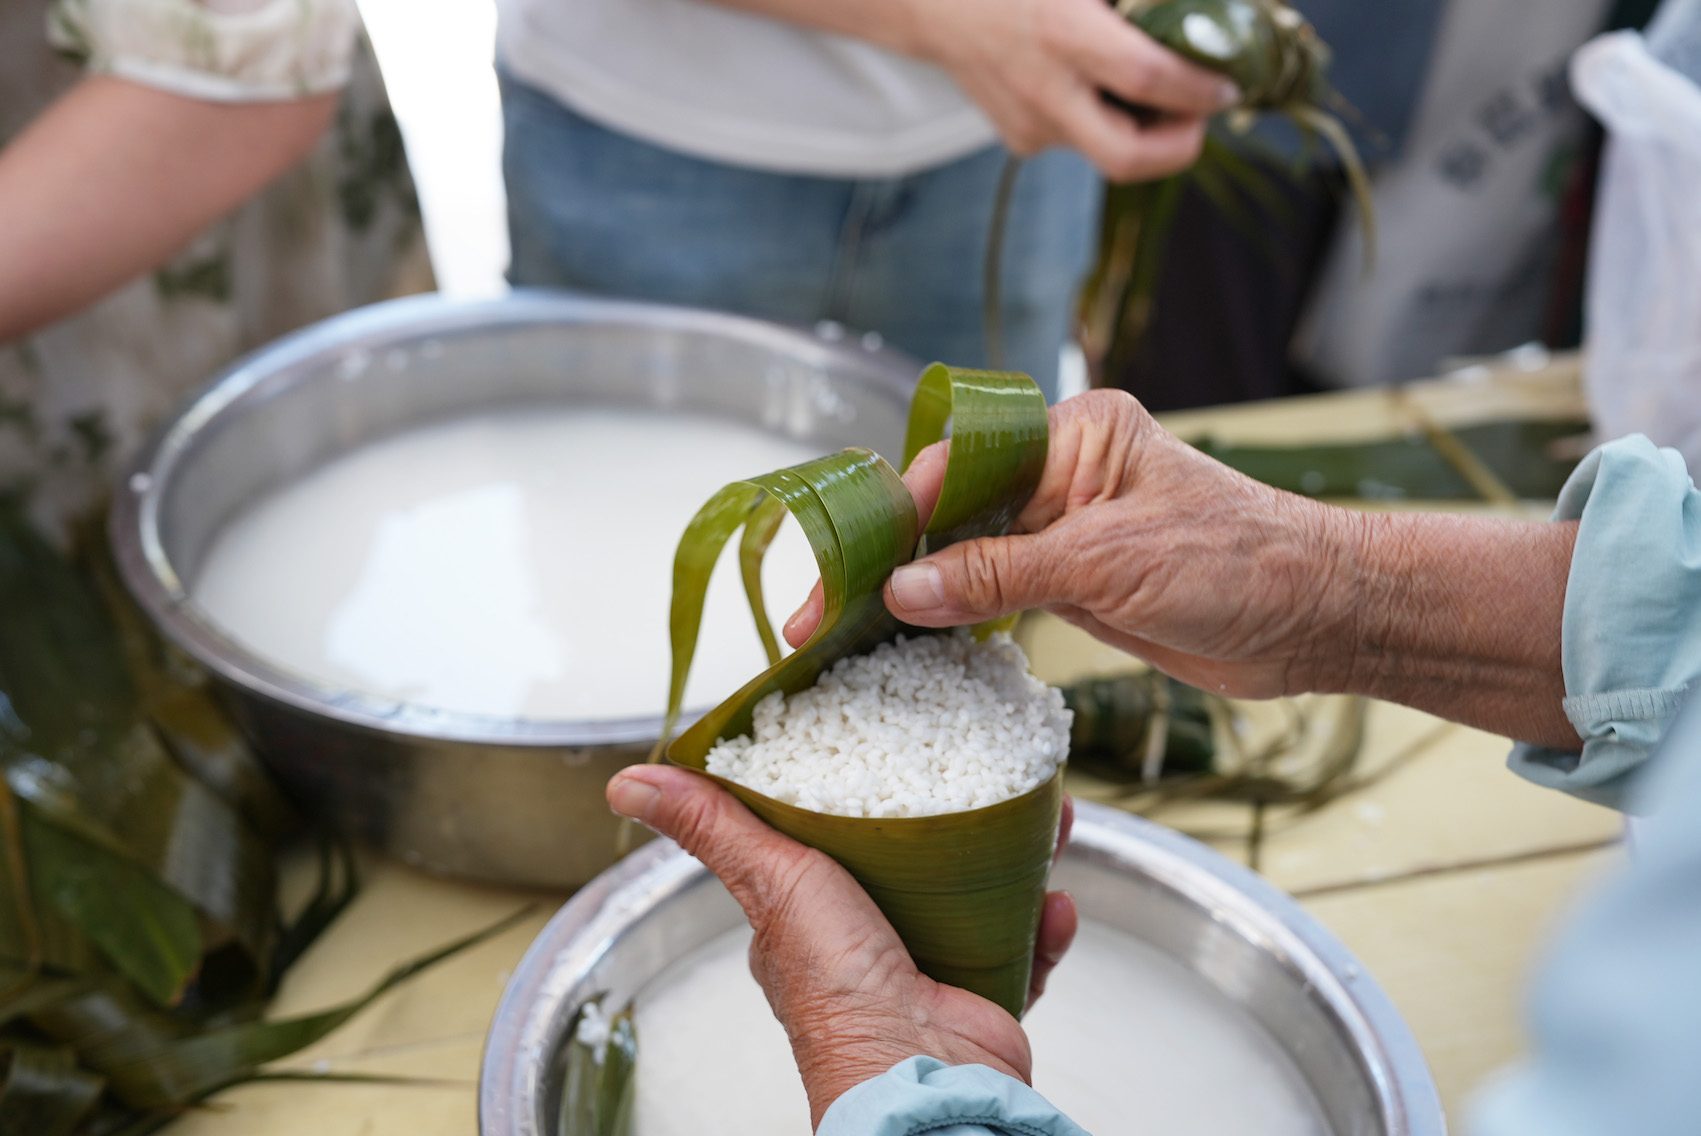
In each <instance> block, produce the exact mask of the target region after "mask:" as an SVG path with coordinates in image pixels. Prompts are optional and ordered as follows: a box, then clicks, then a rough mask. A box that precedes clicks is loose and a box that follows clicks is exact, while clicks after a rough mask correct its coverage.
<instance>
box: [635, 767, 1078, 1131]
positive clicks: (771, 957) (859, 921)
mask: <svg viewBox="0 0 1701 1136" xmlns="http://www.w3.org/2000/svg"><path fill="white" fill-rule="evenodd" d="M608 800H609V804H610V805H611V806H612V807H613V808H614V810H615V811H616V812H618V813H620V814H621V815H623V816H627V817H630V818H632V819H633V820H636V821H639V822H641V823H643V824H647V825H649V826H650V827H651V828H654V829H655V830H657V831H658V832H661V833H662V834H664V835H666V836H670V837H672V838H673V839H674V840H677V841H678V842H679V844H680V845H681V846H682V847H683V848H684V849H685V850H686V851H687V852H690V853H691V854H692V855H694V856H696V857H697V858H698V859H700V860H702V861H703V863H704V864H706V865H707V866H708V867H709V869H710V870H711V871H713V872H714V873H715V875H717V876H718V877H720V879H721V880H722V881H723V882H724V883H725V884H726V885H727V887H728V889H729V890H730V891H731V892H732V894H733V896H734V898H736V899H737V900H738V902H739V904H740V905H741V906H742V907H743V908H744V911H745V914H746V915H747V916H748V917H749V919H750V925H751V926H752V927H753V928H754V929H755V932H756V937H755V940H754V941H753V943H752V945H751V951H750V966H751V970H752V972H753V973H754V974H755V975H756V978H757V980H758V981H759V982H760V983H761V984H762V988H763V990H764V991H765V992H766V993H767V996H768V1004H769V1005H770V1006H771V1007H772V1008H773V1011H774V1015H775V1016H776V1017H777V1018H779V1020H780V1021H781V1022H782V1023H783V1024H784V1025H785V1027H786V1033H787V1034H788V1035H789V1036H790V1037H791V1039H792V1051H793V1054H794V1055H795V1057H796V1059H797V1064H798V1069H799V1071H800V1072H801V1073H802V1075H803V1083H804V1087H805V1089H806V1090H807V1091H808V1094H809V1108H810V1114H811V1121H812V1123H813V1124H816V1125H818V1124H819V1123H820V1121H821V1115H822V1113H824V1112H825V1111H826V1110H827V1107H828V1106H829V1105H830V1104H832V1103H833V1101H834V1100H836V1099H837V1098H838V1096H839V1094H841V1093H843V1092H844V1091H845V1090H846V1089H848V1088H850V1087H851V1086H853V1085H856V1084H858V1083H860V1082H862V1081H865V1080H867V1079H868V1078H870V1077H872V1076H875V1075H877V1074H879V1073H883V1072H885V1071H886V1070H887V1069H888V1068H890V1067H891V1066H892V1065H894V1064H896V1063H897V1062H899V1061H902V1060H903V1059H905V1058H907V1057H913V1056H915V1055H916V1054H925V1055H928V1056H931V1057H937V1058H938V1059H940V1060H941V1061H944V1062H946V1063H948V1064H983V1065H989V1066H991V1067H992V1068H994V1069H998V1070H1001V1071H1003V1072H1006V1073H1009V1074H1010V1075H1011V1076H1015V1077H1020V1078H1021V1079H1022V1080H1024V1081H1026V1080H1028V1079H1029V1078H1030V1072H1031V1064H1032V1058H1031V1055H1030V1053H1029V1050H1028V1042H1027V1037H1026V1035H1025V1034H1024V1033H1023V1032H1022V1028H1021V1026H1019V1025H1018V1024H1017V1023H1016V1020H1015V1018H1013V1017H1011V1016H1010V1015H1009V1014H1006V1013H1004V1012H1003V1011H1001V1010H999V1009H998V1008H997V1007H995V1006H994V1005H992V1004H991V1003H990V1002H988V1001H986V1000H985V999H982V998H978V997H976V996H974V995H972V994H970V993H968V992H967V991H965V990H961V989H959V988H957V987H955V986H949V985H946V984H944V983H940V982H935V981H933V980H932V979H930V978H928V977H927V976H926V975H924V974H922V973H921V972H920V971H918V970H917V969H916V966H915V963H914V962H912V961H911V959H910V955H909V952H908V951H906V950H905V948H904V944H903V942H902V941H901V940H900V939H899V938H898V936H897V934H896V932H894V931H893V929H892V925H891V923H889V922H888V921H887V919H886V917H885V916H884V915H882V914H881V912H880V910H879V908H877V907H876V906H875V905H874V902H873V900H871V899H870V898H869V896H868V893H867V892H865V891H864V890H863V889H862V888H861V887H859V886H858V885H857V883H856V881H855V880H854V879H853V878H852V877H851V875H850V873H848V872H847V871H845V869H844V868H842V867H840V866H839V865H838V864H837V863H835V862H834V861H833V860H832V859H831V858H830V857H828V856H826V855H824V854H822V853H820V852H818V851H815V850H814V849H812V848H808V847H805V846H804V845H802V844H800V843H798V842H797V841H795V840H792V839H790V838H789V837H786V836H783V835H781V834H780V833H779V832H776V831H775V830H774V829H772V828H770V827H769V826H768V825H766V824H764V823H763V822H762V821H761V820H758V819H757V818H756V816H755V815H754V814H752V813H751V812H750V811H749V810H748V809H746V808H745V807H744V806H743V805H741V804H740V803H739V802H738V801H737V800H735V799H734V798H733V797H732V795H731V794H730V793H728V792H726V790H724V789H721V788H720V787H718V786H716V785H715V784H714V783H713V782H711V781H709V780H708V779H707V778H704V777H699V776H696V775H694V774H691V773H688V772H686V771H685V770H682V769H670V768H667V767H665V766H637V767H634V768H632V769H628V770H625V771H624V772H622V773H620V774H618V775H617V776H616V777H615V778H614V779H613V780H612V781H610V782H609V787H608ZM1067 817H1068V813H1067V812H1065V821H1064V830H1063V835H1064V837H1065V838H1067ZM1061 844H1062V842H1061V841H1060V842H1059V847H1061ZM1076 924H1077V918H1076V914H1075V906H1074V901H1073V900H1071V899H1070V898H1069V897H1068V896H1067V895H1065V894H1062V893H1054V894H1052V895H1050V896H1048V897H1047V900H1046V907H1045V918H1044V919H1043V921H1042V923H1041V929H1040V935H1039V943H1038V949H1037V951H1036V957H1035V965H1034V970H1033V975H1032V977H1031V979H1030V985H1029V988H1028V989H1029V997H1028V1000H1029V1001H1030V1002H1031V1001H1032V999H1033V998H1035V997H1037V996H1038V995H1039V993H1040V991H1041V990H1043V989H1044V986H1045V979H1046V977H1047V975H1048V974H1049V973H1050V971H1051V969H1052V967H1053V966H1055V965H1056V963H1057V961H1058V960H1059V959H1061V958H1062V957H1063V953H1064V952H1065V951H1066V950H1067V949H1068V946H1069V943H1070V941H1071V940H1072V939H1073V938H1074V935H1075V928H1076Z"/></svg>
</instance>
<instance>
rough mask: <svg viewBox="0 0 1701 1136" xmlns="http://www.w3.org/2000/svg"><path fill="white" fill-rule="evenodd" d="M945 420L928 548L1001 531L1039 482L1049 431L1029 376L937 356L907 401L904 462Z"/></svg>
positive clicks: (1041, 397) (936, 436)
mask: <svg viewBox="0 0 1701 1136" xmlns="http://www.w3.org/2000/svg"><path fill="white" fill-rule="evenodd" d="M948 422H949V423H952V424H953V426H954V428H953V431H952V435H951V455H950V461H949V462H948V463H947V464H946V467H945V483H944V485H943V486H942V487H941V489H940V492H939V503H938V504H937V505H935V506H934V508H933V516H932V517H931V518H929V519H928V522H927V531H926V533H925V536H926V538H927V540H926V548H927V551H929V552H937V551H938V550H939V549H941V548H944V547H945V546H946V545H948V544H954V543H956V542H957V541H959V540H966V539H970V538H973V537H978V536H992V535H997V534H1001V533H1004V532H1007V531H1008V530H1009V528H1010V525H1011V523H1012V522H1014V521H1015V519H1016V517H1017V515H1018V514H1019V513H1021V511H1022V509H1023V507H1024V506H1026V505H1027V503H1028V498H1030V497H1032V496H1033V494H1034V490H1035V489H1036V488H1038V487H1039V481H1040V474H1041V473H1043V472H1044V470H1045V455H1046V449H1047V445H1048V441H1049V438H1050V432H1049V431H1050V423H1049V420H1048V418H1047V415H1046V409H1045V396H1044V395H1043V394H1041V393H1040V389H1039V388H1038V387H1037V386H1035V385H1034V381H1033V380H1032V379H1030V378H1028V376H1026V375H1018V374H1013V373H1009V372H1003V371H970V370H965V369H962V368H959V367H947V366H945V365H944V364H942V363H935V364H933V365H932V366H931V367H929V368H927V370H925V371H923V372H922V374H921V380H920V381H919V382H918V383H917V384H916V393H915V397H914V399H913V400H912V401H911V403H910V420H909V428H908V430H907V431H906V432H905V435H904V468H905V469H908V468H909V465H910V463H911V462H913V461H914V460H915V458H916V455H917V454H919V453H920V452H921V451H922V450H924V449H926V448H927V447H928V446H930V445H932V444H933V443H934V442H937V441H939V440H940V439H941V438H943V437H944V436H945V427H946V424H947V423H948ZM882 582H884V581H882Z"/></svg>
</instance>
